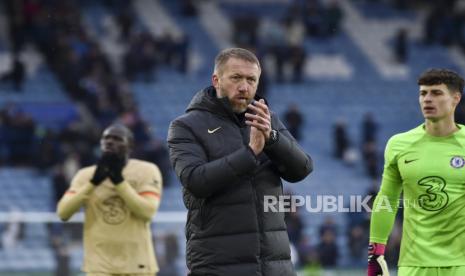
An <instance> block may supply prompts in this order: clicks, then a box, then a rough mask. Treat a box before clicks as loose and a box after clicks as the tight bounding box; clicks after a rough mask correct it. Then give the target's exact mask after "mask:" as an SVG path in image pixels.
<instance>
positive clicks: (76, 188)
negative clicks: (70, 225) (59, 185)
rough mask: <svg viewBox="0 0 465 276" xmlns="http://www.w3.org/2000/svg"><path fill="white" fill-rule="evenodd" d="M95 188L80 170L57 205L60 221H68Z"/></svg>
mask: <svg viewBox="0 0 465 276" xmlns="http://www.w3.org/2000/svg"><path fill="white" fill-rule="evenodd" d="M94 188H95V186H94V185H92V183H90V181H89V179H88V175H87V173H85V172H84V171H83V170H80V171H79V172H78V173H77V174H76V175H75V176H74V177H73V180H72V181H71V185H70V188H69V189H68V190H67V191H66V192H65V194H64V195H63V196H62V198H61V199H60V201H59V202H58V205H57V214H58V216H59V217H60V218H61V219H62V220H68V219H69V218H70V217H71V216H72V215H73V214H74V213H76V212H77V211H79V209H80V208H81V207H82V206H83V205H84V204H85V202H86V200H87V198H88V197H89V194H90V193H91V192H92V191H93V190H94Z"/></svg>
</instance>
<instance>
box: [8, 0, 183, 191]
mask: <svg viewBox="0 0 465 276" xmlns="http://www.w3.org/2000/svg"><path fill="white" fill-rule="evenodd" d="M104 2H108V1H104ZM117 2H118V3H117ZM107 4H110V3H107ZM81 5H82V4H81V3H79V2H78V1H72V0H67V1H54V0H47V1H39V0H22V1H14V0H10V1H6V9H7V11H8V12H7V13H6V14H7V15H8V23H9V24H8V26H9V34H10V42H11V45H12V52H13V53H14V55H16V54H17V53H19V52H21V51H22V49H23V48H24V47H25V45H26V44H28V43H30V44H33V45H34V46H35V47H36V48H37V49H39V51H40V53H41V54H42V55H43V56H44V57H45V60H46V63H47V65H48V67H49V68H50V69H51V70H52V71H53V72H54V73H55V75H56V76H57V77H58V79H59V81H60V83H61V85H62V87H63V88H64V91H65V92H66V93H68V95H69V97H70V98H71V99H72V100H73V101H74V103H75V104H76V106H77V107H78V110H79V116H78V119H76V120H73V121H70V122H69V123H68V125H66V126H65V127H63V128H62V129H44V128H43V127H41V126H40V125H38V124H36V122H34V121H33V120H32V119H31V117H29V116H28V115H27V114H25V113H24V112H22V110H21V108H20V107H19V106H15V105H14V104H12V105H9V106H6V107H3V109H2V110H1V113H0V114H1V120H0V131H1V132H2V133H3V134H4V135H1V137H2V138H0V139H2V140H1V141H0V142H1V143H0V145H1V146H0V148H1V149H2V150H1V151H0V153H1V154H0V162H2V163H3V164H6V165H32V166H36V167H38V168H39V169H41V170H42V171H44V172H45V171H47V170H51V171H53V173H54V174H55V178H56V179H59V178H60V176H63V177H64V180H65V182H67V183H69V180H70V179H71V177H72V175H74V173H75V172H76V170H77V169H79V168H80V167H82V166H85V165H89V164H92V163H93V162H94V161H95V156H96V154H95V153H96V150H97V149H98V140H99V137H100V132H101V130H102V129H103V128H105V127H106V126H108V125H109V124H111V123H112V122H115V121H119V122H121V123H123V124H125V125H126V126H128V127H129V128H130V129H131V130H132V131H133V132H134V134H135V142H136V143H135V149H134V154H133V156H134V157H137V158H141V159H144V160H148V161H152V162H155V163H157V164H158V165H159V166H160V168H161V169H162V171H163V173H164V174H163V175H164V177H165V179H164V180H165V181H166V182H165V183H166V184H167V185H169V176H170V172H169V163H168V160H167V151H166V146H165V145H164V142H163V141H161V140H159V139H157V138H155V136H154V135H153V133H154V130H153V129H152V128H151V127H150V126H149V125H148V124H147V123H146V122H145V121H144V119H143V118H142V116H141V115H140V112H139V109H138V106H137V103H136V101H135V99H134V93H133V92H132V91H131V84H130V82H129V80H131V78H133V77H135V76H136V75H138V74H139V73H145V71H144V70H148V67H147V68H146V67H144V66H145V65H143V64H139V65H140V66H142V67H143V68H142V67H141V68H138V67H137V68H136V67H134V66H132V67H131V65H126V68H125V70H124V73H123V74H120V73H119V72H115V70H114V69H113V68H112V66H111V65H110V62H109V60H108V58H107V56H106V55H105V53H104V52H103V51H102V49H101V48H100V46H99V43H98V41H95V40H94V39H93V38H92V37H91V36H90V35H89V34H88V31H87V30H86V28H85V26H84V24H83V18H82V15H81V13H80V8H81ZM111 7H112V10H111V11H112V12H113V13H114V16H115V18H117V19H118V20H116V21H117V22H119V25H118V26H119V28H120V35H121V39H122V40H123V41H127V42H126V43H127V48H128V49H129V50H128V52H127V53H126V56H129V58H125V59H126V60H127V59H131V60H135V61H138V60H139V61H140V60H151V59H149V58H147V56H146V55H147V54H148V53H151V52H154V53H157V54H158V56H157V58H156V59H155V60H151V62H152V65H150V66H149V67H153V66H155V65H154V64H155V63H156V62H159V60H158V58H159V57H160V56H163V57H170V58H172V56H174V54H171V55H165V54H164V52H163V51H173V50H172V48H173V47H170V46H166V44H165V46H164V47H165V49H161V48H160V46H157V47H158V48H156V49H152V50H141V48H142V49H146V48H150V47H154V46H153V45H160V44H163V41H165V39H160V40H157V39H158V38H153V37H152V36H150V34H149V33H148V32H139V31H136V30H135V29H134V28H132V27H131V26H132V25H133V23H131V18H132V16H130V12H131V9H130V7H131V5H130V3H129V2H126V1H115V2H114V3H113V4H112V5H111ZM168 48H169V50H167V49H168ZM134 53H139V55H137V54H136V55H135V54H134ZM184 59H185V58H184ZM179 69H180V70H181V71H185V64H184V65H179Z"/></svg>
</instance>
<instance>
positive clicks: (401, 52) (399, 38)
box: [394, 28, 408, 64]
mask: <svg viewBox="0 0 465 276" xmlns="http://www.w3.org/2000/svg"><path fill="white" fill-rule="evenodd" d="M407 40H408V33H407V30H406V29H404V28H401V29H399V30H397V34H396V36H395V39H394V57H395V59H396V62H398V63H401V64H403V63H405V62H407V59H408V44H407Z"/></svg>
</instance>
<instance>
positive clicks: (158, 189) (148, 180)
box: [137, 164, 163, 199]
mask: <svg viewBox="0 0 465 276" xmlns="http://www.w3.org/2000/svg"><path fill="white" fill-rule="evenodd" d="M162 187H163V179H162V176H161V172H160V170H159V169H158V167H157V166H156V165H155V164H150V166H147V168H146V173H145V174H144V177H143V178H142V179H141V185H139V186H138V189H137V192H138V193H139V194H140V195H152V196H155V197H157V198H158V199H160V197H161V193H162Z"/></svg>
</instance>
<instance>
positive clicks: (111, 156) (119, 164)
mask: <svg viewBox="0 0 465 276" xmlns="http://www.w3.org/2000/svg"><path fill="white" fill-rule="evenodd" d="M103 158H104V160H105V163H106V165H107V168H108V177H110V180H111V182H113V184H115V185H118V184H120V183H121V182H123V180H124V178H123V173H122V172H123V168H124V166H125V165H126V157H125V156H124V155H120V154H115V153H105V154H104V155H103Z"/></svg>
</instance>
